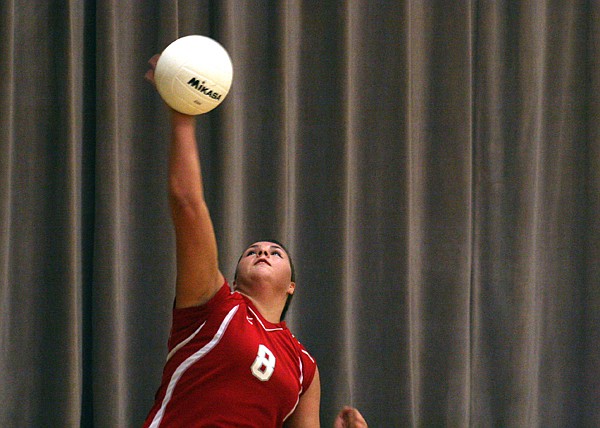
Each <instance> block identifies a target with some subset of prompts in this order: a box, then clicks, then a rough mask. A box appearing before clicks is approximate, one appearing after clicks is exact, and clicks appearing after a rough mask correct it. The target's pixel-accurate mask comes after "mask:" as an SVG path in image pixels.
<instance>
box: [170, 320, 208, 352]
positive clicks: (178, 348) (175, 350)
mask: <svg viewBox="0 0 600 428" xmlns="http://www.w3.org/2000/svg"><path fill="white" fill-rule="evenodd" d="M204 324H206V321H204V322H203V323H202V325H201V326H200V327H198V329H197V330H196V331H195V332H193V333H192V334H191V335H190V336H189V337H187V338H186V339H185V340H182V341H181V342H179V343H178V344H177V346H175V347H173V349H171V352H169V355H167V361H169V360H170V359H171V357H172V356H173V355H175V352H177V351H179V350H180V349H181V348H182V347H184V346H185V344H186V343H188V342H189V341H190V340H192V339H193V338H194V337H195V336H196V335H197V334H198V332H199V331H200V330H202V327H204Z"/></svg>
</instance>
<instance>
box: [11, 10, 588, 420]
mask: <svg viewBox="0 0 600 428" xmlns="http://www.w3.org/2000/svg"><path fill="white" fill-rule="evenodd" d="M0 20H1V21H0V53H1V55H0V350H1V352H0V426H2V427H75V426H84V427H126V426H139V425H141V423H142V421H143V419H144V417H145V416H146V413H147V412H148V411H149V409H150V406H151V403H152V401H153V396H154V393H155V391H156V389H157V387H158V383H159V379H160V375H161V371H162V364H163V362H164V359H165V356H166V340H167V335H168V331H169V328H170V316H171V313H170V310H171V306H172V303H173V295H174V265H175V261H174V238H173V231H172V228H171V224H170V218H169V211H168V206H167V200H166V162H167V145H168V133H169V130H168V120H167V114H166V109H165V108H164V106H163V105H162V102H161V100H160V99H159V97H158V95H157V94H156V92H155V91H154V90H153V89H152V88H151V87H150V86H149V85H148V84H147V83H146V82H145V81H144V79H143V75H144V72H145V70H146V61H147V60H148V59H149V58H150V57H151V56H152V55H153V54H154V53H157V52H160V51H161V50H162V49H164V47H166V46H167V44H168V43H170V42H171V41H172V40H174V39H176V38H177V37H180V36H183V35H187V34H203V35H209V36H211V37H214V38H215V39H217V40H219V41H220V42H221V43H222V44H223V45H224V46H225V47H226V48H227V49H228V51H229V52H230V54H231V56H232V59H233V63H234V70H235V71H234V73H235V74H234V83H233V87H232V90H231V92H230V93H229V95H228V97H227V98H226V100H225V101H224V102H223V104H222V105H221V106H219V107H218V108H217V109H216V110H214V111H213V112H211V113H209V114H206V115H202V116H199V117H198V140H199V145H200V148H201V153H202V165H203V168H204V176H205V182H206V183H205V184H206V195H207V198H208V203H209V206H210V209H211V212H212V216H213V219H214V223H215V227H216V233H217V237H218V242H219V247H220V256H221V257H220V259H221V264H222V269H223V271H224V272H225V274H226V275H227V276H228V277H229V278H230V279H231V277H232V274H233V270H234V267H235V262H236V260H237V257H238V255H239V253H240V252H241V251H242V250H243V248H244V247H245V245H246V244H248V243H249V242H250V241H253V240H256V239H262V238H265V237H269V238H278V239H280V240H282V241H283V242H285V243H286V245H287V246H288V247H289V248H290V251H291V253H292V256H293V258H294V259H295V264H296V265H297V271H298V272H297V273H298V287H297V291H298V293H297V295H296V297H295V299H294V302H293V304H292V307H291V309H290V313H289V315H288V323H289V325H290V328H291V330H292V331H293V332H294V333H295V335H296V336H297V337H298V338H299V339H300V341H301V342H302V343H303V344H304V345H305V346H306V347H307V348H308V349H309V350H310V351H311V353H312V354H313V355H314V356H315V357H316V359H317V360H318V363H319V367H320V372H321V380H322V403H321V407H322V410H321V420H322V424H323V426H331V422H332V420H333V417H334V415H335V414H336V413H337V411H338V410H339V408H340V407H341V406H342V405H343V404H352V405H354V406H356V407H358V408H359V409H360V410H361V411H362V413H363V414H364V415H365V417H366V419H367V420H368V422H369V423H370V426H371V427H404V426H414V427H432V426H449V427H467V426H474V427H487V426H498V427H500V426H502V427H525V426H526V427H555V426H556V427H575V426H582V427H592V426H600V406H599V405H598V403H600V351H599V349H600V346H599V345H600V340H599V339H600V126H599V120H598V118H599V117H600V3H599V2H598V1H596V0H587V1H583V0H582V1H575V0H574V1H551V0H546V1H544V0H530V1H509V0H505V1H483V0H471V1H466V0H465V1H456V2H447V1H442V0H439V1H416V0H402V1H391V0H390V1H373V0H348V1H328V2H324V1H300V0H297V1H293V0H290V1H258V0H255V1H242V0H224V1H216V0H215V1H208V0H204V1H198V0H187V1H184V0H179V1H173V0H152V1H150V0H137V1H136V0H124V1H100V0H98V1H83V0H80V1H76V0H70V1H69V0H63V1H59V0H54V1H42V0H28V1H25V0H0Z"/></svg>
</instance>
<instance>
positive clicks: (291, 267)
mask: <svg viewBox="0 0 600 428" xmlns="http://www.w3.org/2000/svg"><path fill="white" fill-rule="evenodd" d="M254 242H271V243H272V244H275V245H279V246H280V247H281V248H283V251H285V252H286V254H287V256H288V260H289V262H290V270H291V271H292V277H291V279H292V282H296V270H295V269H294V263H293V262H292V256H291V255H290V252H289V251H288V249H287V248H286V247H285V245H283V244H282V243H281V242H279V241H278V240H276V239H260V240H258V241H254ZM246 248H248V247H246ZM244 251H246V250H244ZM242 257H244V253H243V252H242V255H241V256H240V258H239V259H238V261H237V264H236V265H235V274H234V277H233V279H234V280H237V276H238V265H239V264H240V260H242ZM293 296H294V295H293V294H288V296H287V299H286V300H285V306H284V307H283V311H281V320H282V321H283V319H284V318H285V314H286V313H287V311H288V308H289V307H290V303H292V297H293Z"/></svg>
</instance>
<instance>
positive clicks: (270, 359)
mask: <svg viewBox="0 0 600 428" xmlns="http://www.w3.org/2000/svg"><path fill="white" fill-rule="evenodd" d="M273 371H275V355H273V353H272V352H271V350H270V349H269V348H267V347H266V346H265V345H258V354H257V355H256V359H255V360H254V363H253V364H252V374H253V375H254V376H256V377H257V378H258V379H260V380H262V381H263V382H266V381H267V380H269V379H270V378H271V376H272V375H273Z"/></svg>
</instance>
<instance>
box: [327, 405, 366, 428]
mask: <svg viewBox="0 0 600 428" xmlns="http://www.w3.org/2000/svg"><path fill="white" fill-rule="evenodd" d="M367 427H368V425H367V422H366V421H365V418H363V416H362V415H361V414H360V412H359V411H358V410H357V409H355V408H353V407H348V406H346V407H344V408H343V409H342V411H341V412H340V413H339V415H338V416H337V418H335V421H334V422H333V428H367Z"/></svg>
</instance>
